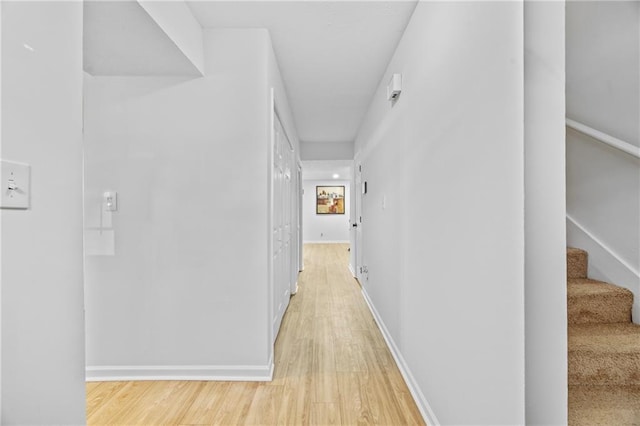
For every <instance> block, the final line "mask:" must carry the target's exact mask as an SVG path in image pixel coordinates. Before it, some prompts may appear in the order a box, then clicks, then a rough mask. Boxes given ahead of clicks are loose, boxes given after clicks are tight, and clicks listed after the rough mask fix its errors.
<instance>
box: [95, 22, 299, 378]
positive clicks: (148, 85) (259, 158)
mask: <svg viewBox="0 0 640 426" xmlns="http://www.w3.org/2000/svg"><path fill="white" fill-rule="evenodd" d="M204 45H205V62H206V63H205V69H206V70H207V74H206V76H205V77H204V78H199V79H184V78H164V77H161V78H151V77H149V78H147V77H144V78H127V77H122V78H113V77H99V78H91V77H89V78H88V79H87V82H86V83H87V84H86V100H85V108H86V109H85V120H86V127H85V132H86V133H85V136H86V140H85V143H86V152H85V161H86V166H85V168H86V182H85V185H86V186H85V189H86V198H85V199H86V206H85V208H86V212H87V223H86V226H87V228H97V227H98V226H99V225H100V214H99V210H98V206H99V204H100V200H99V197H100V194H101V193H102V191H104V190H107V189H110V190H117V191H119V207H120V208H119V211H118V212H117V213H114V214H113V215H112V218H111V219H112V224H113V225H112V230H113V232H114V234H115V252H114V254H113V255H108V256H88V257H87V260H86V269H87V271H86V272H87V273H86V280H87V364H88V366H89V367H90V374H91V376H92V377H97V376H105V375H129V376H131V375H134V376H135V375H142V374H146V373H144V372H141V371H140V369H139V368H138V367H140V366H149V367H151V372H150V373H148V374H151V375H155V376H162V375H165V376H172V377H176V376H183V377H198V376H201V377H218V378H220V377H244V378H251V377H254V378H263V379H264V378H268V375H269V369H270V367H271V361H270V352H269V348H270V342H269V338H268V327H267V324H268V320H267V318H268V309H269V304H268V302H269V299H268V288H267V279H268V265H267V262H268V256H267V250H268V241H267V235H268V222H267V211H268V182H269V180H268V179H267V173H268V172H267V169H268V163H269V161H268V148H269V144H270V139H269V135H270V129H269V114H270V112H269V105H270V99H269V85H270V84H271V83H272V82H271V81H270V80H273V79H274V78H275V77H274V76H273V74H272V70H271V68H270V65H269V64H268V56H269V50H270V49H271V47H270V43H269V37H268V34H267V32H266V31H265V30H206V31H205V44H204ZM285 105H286V104H285ZM108 219H109V218H108V214H103V216H102V220H103V221H105V223H107V224H108ZM89 232H91V229H88V233H89ZM93 232H94V234H95V233H99V231H93ZM104 235H106V233H105V234H104ZM105 238H106V237H105ZM114 313H116V314H115V315H114ZM109 366H111V367H115V370H114V371H112V372H109V371H107V368H108V367H109ZM180 366H191V368H196V370H194V371H191V372H190V371H186V370H185V369H181V368H180ZM163 368H168V369H169V370H166V371H163V370H162V369H163Z"/></svg>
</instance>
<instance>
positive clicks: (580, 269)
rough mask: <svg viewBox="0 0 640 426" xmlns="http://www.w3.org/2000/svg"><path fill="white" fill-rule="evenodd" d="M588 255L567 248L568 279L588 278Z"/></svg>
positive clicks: (579, 250)
mask: <svg viewBox="0 0 640 426" xmlns="http://www.w3.org/2000/svg"><path fill="white" fill-rule="evenodd" d="M587 266H588V254H587V252H586V251H584V250H582V249H579V248H575V247H567V278H587Z"/></svg>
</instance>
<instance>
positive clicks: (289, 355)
mask: <svg viewBox="0 0 640 426" xmlns="http://www.w3.org/2000/svg"><path fill="white" fill-rule="evenodd" d="M347 249H348V245H347V244H307V245H305V247H304V265H305V270H304V272H302V273H301V275H300V280H299V283H300V286H299V290H298V293H297V294H296V295H295V296H293V297H292V299H291V302H290V305H289V308H288V310H287V313H286V314H285V317H284V320H283V322H282V328H281V330H280V333H279V335H278V339H277V341H276V351H275V354H276V360H275V372H274V377H273V381H272V382H196V381H190V382H187V381H184V382H181V381H171V382H169V381H165V382H151V381H150V382H94V383H88V384H87V423H88V424H90V425H100V424H112V425H113V424H118V425H124V424H127V425H134V424H146V425H158V424H175V425H208V424H225V425H237V424H252V425H256V424H263V425H271V424H322V425H324V424H362V423H365V424H386V425H390V424H393V425H402V424H424V423H423V421H422V417H421V416H420V413H419V411H418V409H417V407H416V405H415V403H414V401H413V399H412V397H411V395H410V393H409V390H408V388H407V386H406V384H405V383H404V381H403V379H402V376H401V374H400V372H399V370H398V368H397V367H396V365H395V363H394V361H393V358H392V355H391V353H390V352H389V350H388V348H387V346H386V343H385V341H384V339H383V337H382V335H381V333H380V331H379V329H378V327H377V326H376V324H375V322H374V320H373V317H372V316H371V313H370V312H369V310H368V308H367V305H366V302H365V301H364V298H363V297H362V294H361V292H360V289H359V286H358V284H357V282H356V281H355V280H354V279H353V278H352V276H351V274H350V272H349V270H348V268H347V263H348V253H349V252H348V251H347Z"/></svg>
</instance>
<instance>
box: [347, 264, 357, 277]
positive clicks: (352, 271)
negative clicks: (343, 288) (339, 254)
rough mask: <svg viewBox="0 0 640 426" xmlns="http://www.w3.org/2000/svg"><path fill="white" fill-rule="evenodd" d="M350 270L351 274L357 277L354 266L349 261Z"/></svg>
mask: <svg viewBox="0 0 640 426" xmlns="http://www.w3.org/2000/svg"><path fill="white" fill-rule="evenodd" d="M349 272H351V275H353V277H354V278H356V273H355V272H354V270H353V266H352V265H351V263H349Z"/></svg>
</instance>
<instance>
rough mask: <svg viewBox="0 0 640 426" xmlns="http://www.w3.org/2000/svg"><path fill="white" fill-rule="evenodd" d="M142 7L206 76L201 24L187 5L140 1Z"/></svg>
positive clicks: (175, 2)
mask: <svg viewBox="0 0 640 426" xmlns="http://www.w3.org/2000/svg"><path fill="white" fill-rule="evenodd" d="M138 3H139V4H140V6H141V7H142V8H143V9H144V10H145V11H146V12H147V13H148V14H149V16H151V17H152V18H153V20H154V21H155V22H156V23H157V24H158V26H159V27H160V28H162V30H163V31H164V32H165V33H166V34H167V36H168V37H169V38H170V39H171V41H172V42H173V43H175V45H176V46H177V47H178V48H179V49H180V50H181V51H182V53H183V54H184V56H186V57H187V58H188V59H189V60H190V61H191V63H192V64H193V66H194V67H196V68H197V69H198V71H200V73H201V74H204V46H203V34H202V27H201V26H200V23H199V22H198V21H197V20H196V18H195V17H194V16H193V14H192V12H191V9H189V6H187V3H186V2H185V1H184V0H182V1H164V2H159V1H149V0H138Z"/></svg>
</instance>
